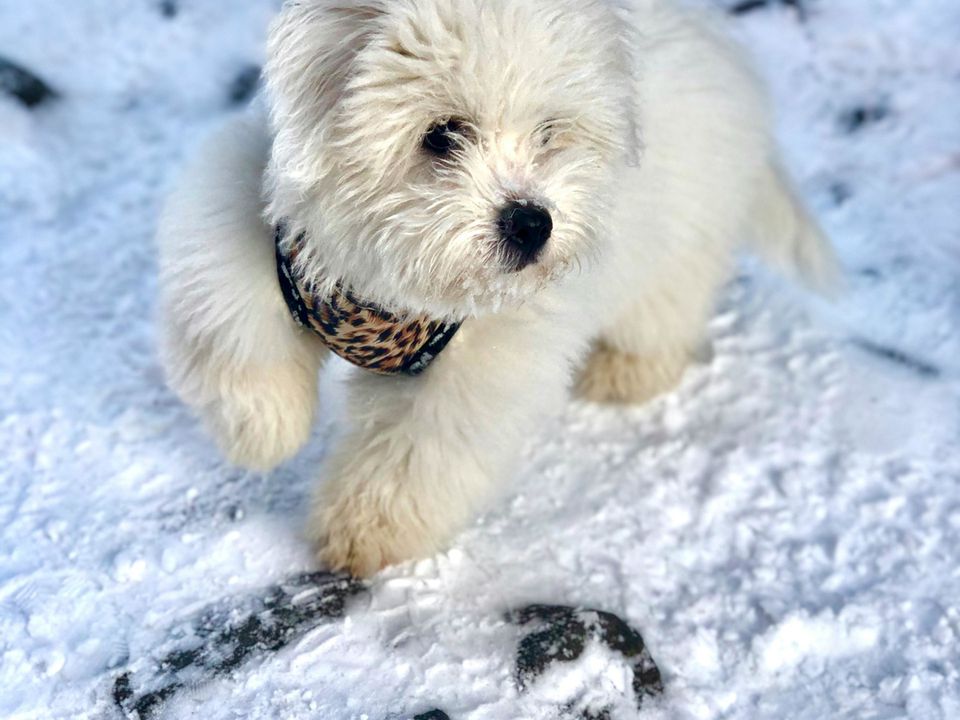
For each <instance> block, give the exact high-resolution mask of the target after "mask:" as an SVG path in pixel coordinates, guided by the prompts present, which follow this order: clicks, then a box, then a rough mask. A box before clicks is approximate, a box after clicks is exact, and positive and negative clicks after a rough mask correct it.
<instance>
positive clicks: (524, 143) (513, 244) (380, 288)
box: [266, 0, 636, 317]
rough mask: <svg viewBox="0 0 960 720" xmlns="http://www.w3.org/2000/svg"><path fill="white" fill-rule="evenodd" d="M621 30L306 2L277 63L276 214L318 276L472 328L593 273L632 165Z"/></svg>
mask: <svg viewBox="0 0 960 720" xmlns="http://www.w3.org/2000/svg"><path fill="white" fill-rule="evenodd" d="M623 25H624V23H622V22H620V21H619V19H618V18H617V16H616V14H615V13H614V11H613V10H612V9H610V7H608V5H607V4H605V3H603V2H595V1H594V0H339V1H338V0H298V1H296V2H292V3H290V4H289V5H288V6H287V7H286V8H285V9H284V11H283V13H282V14H281V16H280V18H279V19H278V21H277V23H276V25H275V27H274V30H273V33H272V38H271V43H270V49H269V56H270V57H269V62H268V65H267V73H266V74H267V82H268V95H269V102H270V107H271V117H272V123H273V130H274V133H275V140H274V149H273V158H272V162H271V167H270V173H269V192H270V195H271V206H270V214H271V215H272V217H273V218H274V219H279V218H281V217H283V218H285V219H286V220H288V221H290V222H291V223H293V224H294V225H295V226H296V227H295V229H297V230H300V229H305V230H307V232H308V236H309V245H308V252H307V254H306V256H305V258H306V259H305V260H304V262H305V263H308V264H309V266H310V269H311V270H313V271H314V272H315V273H316V274H317V276H318V277H322V278H324V279H325V280H327V281H330V282H333V281H335V280H336V279H342V280H343V281H344V282H345V283H346V284H348V285H349V286H351V287H352V288H353V289H354V290H355V291H356V292H358V293H359V294H361V295H363V296H365V297H368V298H370V299H371V300H374V301H377V302H381V303H383V304H386V305H387V306H400V307H405V308H407V309H410V310H413V311H417V312H420V311H427V312H431V313H436V314H442V315H447V316H460V317H463V316H466V315H468V314H473V313H483V312H488V311H491V310H494V309H497V308H499V307H501V306H503V305H504V304H511V305H512V304H515V303H518V302H522V301H523V300H524V299H526V298H528V297H529V296H530V295H531V294H533V293H535V292H536V291H537V290H538V289H540V288H542V287H543V286H544V285H545V284H546V283H548V282H550V281H552V280H554V279H556V278H558V277H560V276H561V275H563V274H564V273H566V272H568V271H570V270H571V269H575V268H578V267H579V266H581V265H583V264H584V263H586V262H588V261H589V260H590V259H591V258H592V257H593V256H594V254H595V253H596V251H597V250H598V249H600V248H599V244H600V243H602V241H603V238H604V233H603V227H604V221H605V220H606V217H607V215H608V214H609V213H610V211H611V203H612V197H613V195H614V191H613V188H612V187H611V183H612V182H613V179H614V178H613V174H614V173H613V171H614V168H615V167H617V166H618V165H619V164H621V163H622V162H623V161H624V160H625V159H626V158H628V157H629V156H630V155H631V154H632V153H634V152H635V151H636V148H635V147H634V146H633V144H634V143H635V138H634V131H633V127H632V122H631V120H632V117H633V109H632V105H631V98H632V97H633V94H634V92H633V89H632V88H631V86H630V83H631V79H630V69H629V66H630V63H629V61H628V57H627V52H626V50H625V46H626V43H625V39H624V36H623V35H624V28H623Z"/></svg>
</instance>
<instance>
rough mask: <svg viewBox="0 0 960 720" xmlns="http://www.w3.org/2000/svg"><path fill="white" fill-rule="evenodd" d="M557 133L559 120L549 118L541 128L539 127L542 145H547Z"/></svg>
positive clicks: (538, 134) (538, 132) (538, 133)
mask: <svg viewBox="0 0 960 720" xmlns="http://www.w3.org/2000/svg"><path fill="white" fill-rule="evenodd" d="M556 134H557V121H556V120H547V122H545V123H543V124H542V125H541V126H540V127H539V128H537V136H538V137H539V139H540V145H542V146H546V145H549V144H550V141H552V140H553V138H554V137H555V136H556Z"/></svg>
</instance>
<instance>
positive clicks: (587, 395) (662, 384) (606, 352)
mask: <svg viewBox="0 0 960 720" xmlns="http://www.w3.org/2000/svg"><path fill="white" fill-rule="evenodd" d="M689 361H690V357H689V355H688V354H686V353H672V354H670V353H665V354H662V355H634V354H631V353H625V352H621V351H619V350H616V349H614V348H611V347H609V346H608V345H606V344H603V343H601V344H599V345H597V347H595V348H594V349H593V352H591V354H590V356H589V357H588V358H587V362H586V364H585V366H584V367H583V369H582V370H581V371H580V375H579V377H578V378H577V383H576V387H575V392H576V395H577V396H578V397H581V398H583V399H584V400H590V401H592V402H600V403H633V404H640V403H644V402H646V401H648V400H651V399H653V398H655V397H657V396H658V395H661V394H663V393H665V392H667V391H669V390H672V389H673V388H674V387H675V386H676V385H677V383H679V382H680V378H681V377H682V376H683V371H684V370H685V369H686V367H687V365H688V364H689Z"/></svg>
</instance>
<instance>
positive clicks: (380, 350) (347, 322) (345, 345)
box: [275, 224, 460, 376]
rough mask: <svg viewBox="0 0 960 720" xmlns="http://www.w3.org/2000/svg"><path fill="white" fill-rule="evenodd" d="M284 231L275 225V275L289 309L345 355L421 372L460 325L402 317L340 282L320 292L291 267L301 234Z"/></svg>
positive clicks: (393, 371)
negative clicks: (361, 297) (290, 237)
mask: <svg viewBox="0 0 960 720" xmlns="http://www.w3.org/2000/svg"><path fill="white" fill-rule="evenodd" d="M286 237H287V231H286V228H285V227H284V226H283V225H282V224H281V225H278V226H277V228H276V233H275V240H276V248H277V279H278V280H279V281H280V290H281V292H282V293H283V299H284V300H285V301H286V303H287V307H288V308H289V310H290V315H291V316H292V317H293V319H294V321H295V322H296V323H297V324H298V325H300V327H302V328H304V329H307V330H311V331H312V332H314V333H316V334H317V336H319V338H320V340H321V341H323V344H324V345H326V346H327V347H328V348H330V350H332V351H333V352H335V353H336V354H337V355H339V356H340V357H342V358H343V359H344V360H347V361H348V362H351V363H353V364H354V365H357V366H359V367H361V368H363V369H365V370H370V371H371V372H374V373H377V374H378V375H409V376H414V375H419V374H420V373H422V372H423V371H424V370H426V369H427V368H428V367H429V366H430V363H432V362H433V361H434V360H435V359H436V358H437V356H438V355H439V354H440V353H441V352H442V351H443V349H444V348H445V347H446V346H447V343H449V342H450V340H451V339H452V338H453V336H454V335H455V334H456V333H457V330H459V329H460V323H448V322H443V321H440V320H431V319H430V318H428V317H425V316H422V317H402V316H400V315H397V314H394V313H392V312H389V311H387V310H384V309H383V308H381V307H379V306H377V305H374V304H373V303H368V302H362V301H361V300H359V299H358V298H357V297H355V296H354V295H353V293H351V292H350V291H349V290H348V289H346V288H345V287H343V285H342V284H340V283H337V284H336V286H335V287H334V290H333V292H332V293H331V294H330V295H328V296H326V297H320V296H318V295H317V294H316V293H315V292H313V287H312V283H311V282H310V281H308V280H305V279H304V278H302V277H300V276H298V274H297V273H296V272H295V270H294V268H295V267H296V259H297V255H298V254H299V253H300V251H301V249H302V248H303V244H304V240H305V236H304V235H303V234H301V235H299V236H298V237H296V238H294V239H293V240H292V241H291V242H289V243H288V242H286Z"/></svg>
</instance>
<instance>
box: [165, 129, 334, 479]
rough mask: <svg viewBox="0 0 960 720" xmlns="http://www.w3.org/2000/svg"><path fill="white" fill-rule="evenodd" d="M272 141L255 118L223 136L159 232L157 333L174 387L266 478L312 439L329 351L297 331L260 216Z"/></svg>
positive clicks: (183, 186)
mask: <svg viewBox="0 0 960 720" xmlns="http://www.w3.org/2000/svg"><path fill="white" fill-rule="evenodd" d="M268 151H269V143H268V140H267V138H266V134H265V132H264V131H263V128H262V125H261V122H260V121H258V120H257V119H255V118H254V119H236V120H233V121H231V122H230V123H229V124H228V125H227V126H226V127H225V128H224V129H222V130H221V131H220V132H219V133H218V134H217V135H215V136H214V137H213V138H212V139H211V140H210V141H208V142H207V144H206V145H205V146H204V148H203V149H202V151H201V153H200V155H199V157H198V159H197V161H196V162H195V163H194V164H193V165H192V166H191V167H189V168H188V169H187V172H186V173H185V174H184V176H183V179H182V180H181V182H180V184H179V185H178V187H177V188H176V190H175V191H174V193H173V194H172V196H171V198H170V201H169V203H168V205H167V208H166V209H165V212H164V217H163V219H162V221H161V225H160V231H159V234H158V239H157V241H158V244H159V250H160V283H161V308H160V335H161V346H162V354H163V360H164V367H165V370H166V374H167V379H168V382H169V383H170V385H171V387H172V388H173V389H174V390H175V391H176V392H177V394H178V395H180V397H181V398H183V400H184V401H185V402H186V403H187V404H188V405H190V406H191V407H192V408H193V409H194V410H195V411H196V412H197V413H198V414H199V415H200V416H201V417H202V418H203V420H204V421H205V423H206V425H207V426H208V427H209V429H210V430H211V431H212V432H213V434H214V435H215V437H216V439H217V441H218V443H219V445H220V447H221V449H222V450H223V451H224V453H225V454H226V455H227V456H228V457H229V458H230V459H231V460H232V461H233V462H236V463H238V464H240V465H244V466H247V467H251V468H256V469H268V468H270V467H272V466H274V465H276V464H277V463H278V462H280V461H281V460H283V459H285V458H287V457H288V456H290V455H292V454H293V453H294V452H296V450H298V449H299V448H300V446H301V445H302V444H303V443H304V442H305V441H306V439H307V438H308V436H309V433H310V428H311V425H312V421H313V414H314V408H315V405H316V394H317V372H318V369H319V364H320V362H321V358H323V356H324V354H325V352H326V350H325V349H324V348H323V347H322V345H320V343H319V340H317V339H316V338H314V337H313V336H312V335H310V334H308V333H305V332H302V331H301V330H300V329H299V328H298V327H297V326H296V325H295V323H294V322H293V320H292V318H291V317H290V314H289V311H288V310H287V307H286V303H285V302H284V300H283V297H282V295H281V292H280V288H279V284H278V282H277V270H276V261H275V257H274V244H273V234H272V232H271V230H270V228H269V227H267V226H266V224H265V223H264V221H263V219H262V217H261V212H262V209H263V202H262V199H261V191H260V184H261V177H262V173H263V167H264V164H265V162H266V159H267V154H268Z"/></svg>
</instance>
